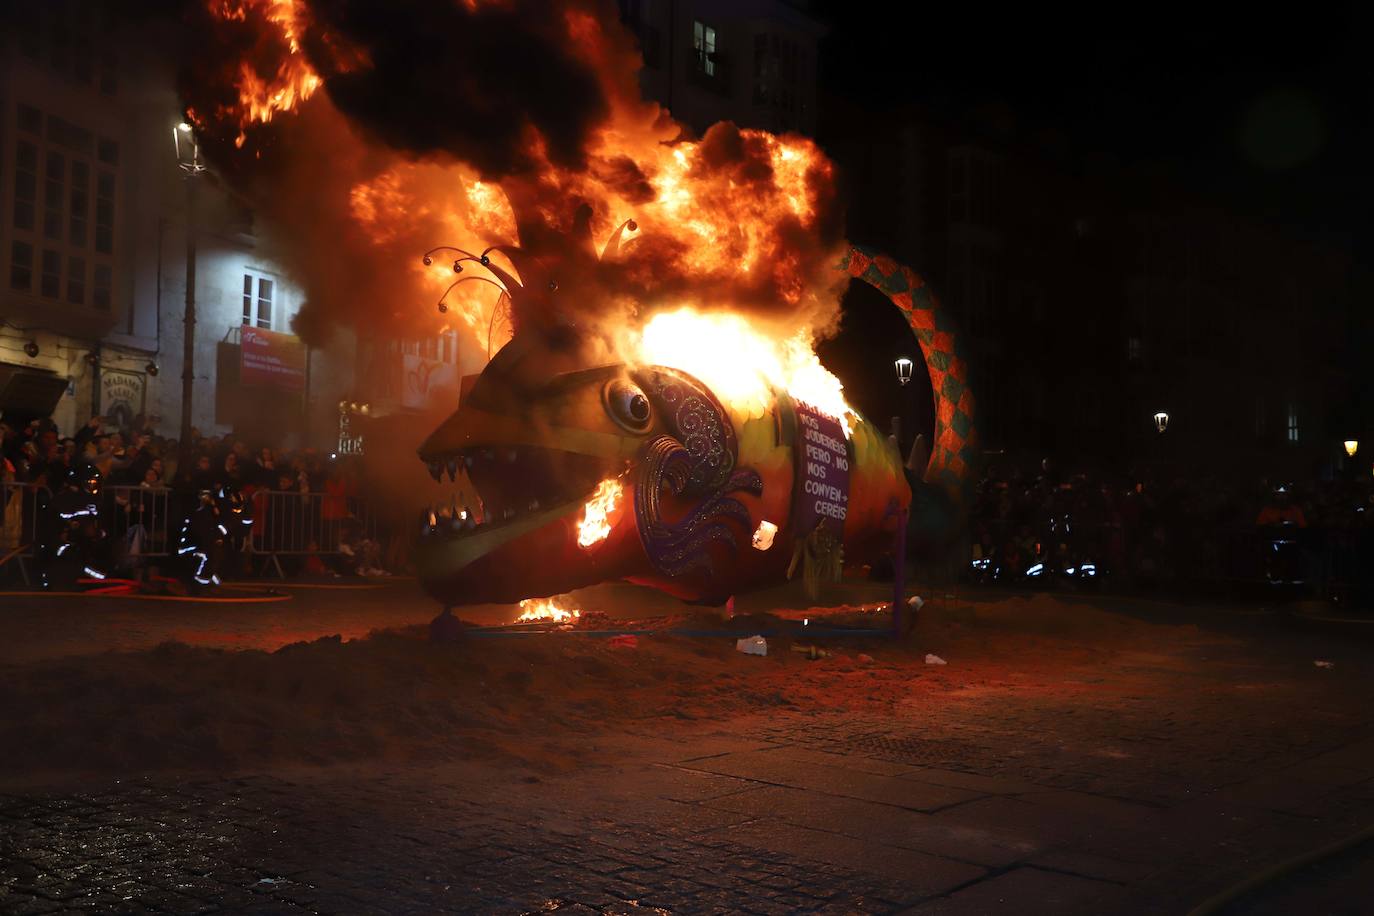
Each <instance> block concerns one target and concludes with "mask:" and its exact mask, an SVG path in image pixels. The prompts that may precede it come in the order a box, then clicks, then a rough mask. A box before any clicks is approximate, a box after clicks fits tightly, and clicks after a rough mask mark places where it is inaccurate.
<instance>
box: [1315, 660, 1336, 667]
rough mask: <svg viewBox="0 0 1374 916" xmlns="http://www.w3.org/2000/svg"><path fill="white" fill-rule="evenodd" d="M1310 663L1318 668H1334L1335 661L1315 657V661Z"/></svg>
mask: <svg viewBox="0 0 1374 916" xmlns="http://www.w3.org/2000/svg"><path fill="white" fill-rule="evenodd" d="M1312 664H1314V665H1316V666H1317V667H1318V668H1334V667H1336V663H1335V662H1329V661H1327V660H1326V659H1324V658H1319V659H1317V660H1316V661H1314V662H1313V663H1312Z"/></svg>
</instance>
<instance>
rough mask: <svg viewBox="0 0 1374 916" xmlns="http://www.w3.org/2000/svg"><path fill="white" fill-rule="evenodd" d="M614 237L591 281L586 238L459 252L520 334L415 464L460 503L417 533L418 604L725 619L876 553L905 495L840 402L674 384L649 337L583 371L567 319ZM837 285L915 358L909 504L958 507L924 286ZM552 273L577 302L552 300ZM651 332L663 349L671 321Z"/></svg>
mask: <svg viewBox="0 0 1374 916" xmlns="http://www.w3.org/2000/svg"><path fill="white" fill-rule="evenodd" d="M622 228H623V227H622ZM583 231H584V232H585V229H584V230H583ZM619 235H620V233H619V232H617V235H616V237H615V238H613V240H612V242H611V243H610V244H609V245H608V246H607V251H606V252H605V254H604V255H603V257H602V260H601V261H600V262H594V261H593V259H594V257H595V256H594V255H592V256H591V258H589V257H588V256H587V255H586V252H587V251H589V250H591V248H590V239H589V238H583V239H580V240H576V242H574V243H573V245H572V248H571V252H573V253H574V254H573V256H571V257H569V252H568V251H565V252H561V253H559V254H558V255H557V256H555V257H553V258H549V257H547V256H545V257H541V256H540V255H537V254H532V253H531V252H528V251H522V250H520V249H516V248H511V247H500V248H495V249H489V250H488V251H486V252H483V253H482V254H480V255H473V254H469V253H467V252H463V251H457V250H454V251H455V253H456V254H458V259H457V260H456V261H455V262H454V269H455V270H456V271H461V270H462V268H463V265H464V263H465V262H475V263H477V264H480V265H481V266H483V267H485V268H486V269H487V270H488V271H490V272H491V274H492V275H493V276H494V277H496V279H497V281H499V283H500V285H501V288H502V295H503V296H508V297H509V306H510V309H511V311H512V313H513V318H514V322H515V327H516V332H515V334H514V336H513V337H512V339H511V340H510V342H509V343H508V344H506V346H505V347H503V348H502V349H501V350H500V351H499V352H498V353H497V354H496V355H495V357H494V358H493V359H492V360H491V362H490V363H489V364H488V365H487V366H486V368H485V369H484V370H483V371H482V372H481V373H480V374H479V375H478V376H476V377H473V378H471V379H469V380H467V381H466V383H465V385H464V391H463V394H462V398H461V403H460V406H459V408H458V410H457V411H456V412H455V413H454V414H453V415H452V416H451V417H449V419H448V420H447V421H445V422H444V423H443V424H441V425H440V426H439V428H438V429H436V430H434V432H433V433H432V434H431V435H430V436H429V437H428V439H427V440H426V441H425V442H424V444H423V445H422V446H421V448H420V450H419V453H420V458H421V459H422V460H423V461H424V462H426V463H427V464H428V466H429V469H430V473H431V475H432V476H434V478H435V479H436V480H442V478H443V476H444V475H445V474H447V475H448V477H449V478H450V480H452V481H459V480H460V479H461V482H462V483H463V484H464V491H465V494H466V499H465V500H464V501H463V503H462V505H459V504H458V502H456V501H455V502H454V503H452V504H451V505H450V506H448V507H445V508H443V509H439V510H431V511H430V512H429V513H428V514H427V517H426V518H425V520H424V522H423V525H422V527H423V537H422V539H421V542H420V545H419V547H418V552H417V565H418V568H419V572H420V578H421V582H422V583H423V585H424V587H425V589H426V590H427V591H428V592H429V593H430V594H431V595H432V596H434V597H435V598H436V599H438V600H439V601H441V602H443V603H445V604H447V605H462V604H473V603H483V602H514V601H519V600H521V599H528V598H531V597H535V596H548V595H556V594H560V593H563V592H566V591H569V590H571V589H575V588H581V587H585V586H588V585H592V584H595V583H598V582H603V581H609V580H616V579H623V580H628V581H631V582H635V583H638V584H642V585H647V586H650V587H653V588H656V589H659V590H662V591H665V592H668V593H670V594H673V595H675V596H677V597H679V598H682V599H684V600H687V601H693V602H702V603H721V602H723V601H725V599H726V598H727V597H728V596H730V595H732V594H735V593H737V592H740V591H743V590H747V589H749V588H750V587H757V586H761V585H767V584H773V583H776V582H779V581H781V580H782V579H783V578H784V576H786V575H789V574H790V573H791V571H792V568H794V567H795V563H796V558H797V557H798V556H800V555H802V554H803V553H805V552H806V550H805V548H817V547H819V548H820V549H822V550H823V549H824V547H825V545H827V544H828V545H832V546H835V545H839V544H842V545H843V551H844V556H845V558H846V559H847V560H860V559H864V558H872V557H874V556H877V555H881V554H882V553H883V552H885V551H887V550H890V549H891V546H892V543H893V534H894V529H895V527H896V526H897V524H898V519H899V518H905V517H906V515H905V510H906V509H907V508H908V506H909V505H910V503H911V500H912V491H911V487H910V486H909V485H908V482H907V479H906V476H905V474H904V473H903V463H902V459H901V457H900V456H899V454H898V451H897V447H896V445H895V444H894V443H893V441H892V440H890V439H889V438H888V437H887V436H886V435H885V434H884V433H882V432H881V431H880V430H878V429H877V428H876V427H874V426H873V425H872V424H871V423H869V422H868V421H867V420H865V419H863V418H862V417H861V416H859V415H858V414H857V413H855V412H854V411H852V410H851V409H850V408H848V407H847V406H846V405H844V404H843V401H842V400H838V394H839V385H838V382H835V383H834V385H833V388H832V389H831V390H830V391H829V392H825V393H828V394H831V395H834V396H835V397H831V398H827V397H818V398H816V399H815V400H817V401H829V403H828V404H822V405H820V406H818V405H817V404H814V403H808V402H807V401H806V400H803V399H802V398H801V397H799V396H798V392H795V391H789V390H787V389H786V388H783V387H779V386H775V385H769V386H768V390H767V391H766V392H763V393H762V396H761V397H760V396H759V394H760V393H755V395H754V396H753V397H751V398H748V399H744V400H741V399H739V398H731V397H728V396H726V394H725V393H722V392H718V391H716V390H713V388H712V386H711V385H710V384H708V382H707V381H705V380H704V378H702V377H698V375H695V374H693V373H692V372H690V371H687V368H685V367H684V366H681V365H664V364H657V363H655V362H653V361H652V357H653V354H654V348H653V347H652V346H651V345H650V346H644V345H643V337H644V336H648V335H647V334H646V335H642V336H641V338H640V342H641V346H640V347H639V348H638V350H637V351H636V352H635V353H634V354H632V357H633V358H631V359H629V360H628V361H624V360H622V361H616V362H608V361H606V360H605V359H604V358H598V357H599V356H601V355H602V354H604V352H605V349H606V348H605V347H604V345H602V344H601V343H600V342H599V341H598V340H597V337H598V335H597V332H596V330H595V328H592V327H584V326H583V325H582V324H581V323H580V322H579V320H578V317H577V316H578V314H579V309H578V307H577V305H576V301H575V299H574V300H573V301H572V302H571V303H570V304H567V305H565V304H564V303H565V302H567V301H568V298H567V297H578V296H579V295H581V296H588V295H590V296H595V295H597V294H598V292H599V290H598V289H597V285H598V283H597V281H598V275H599V274H601V273H602V270H600V269H599V268H604V267H606V266H608V261H609V260H610V259H614V258H615V257H616V255H617V249H618V247H619ZM493 252H499V253H500V254H501V255H502V256H503V257H504V258H505V259H506V260H507V261H508V262H509V263H511V264H512V265H513V266H514V268H515V270H516V271H517V272H518V276H517V275H516V274H513V273H511V272H510V271H509V270H507V269H505V268H503V267H501V266H498V265H497V264H495V263H494V261H493V257H492V255H493ZM577 252H581V254H580V256H579V255H578V254H576V253H577ZM432 254H433V253H431V255H427V256H426V257H427V258H430V257H431V256H432ZM840 269H841V270H843V271H845V272H847V273H848V274H849V275H850V276H853V277H857V278H860V279H862V280H864V281H866V282H868V283H870V284H872V285H873V286H875V287H877V288H878V289H879V290H880V291H882V292H883V293H885V294H886V295H887V296H888V297H889V298H890V299H891V301H892V302H893V303H894V304H895V305H896V306H897V307H898V308H900V309H901V310H902V311H903V312H904V313H905V314H906V316H907V317H908V320H909V323H910V325H911V327H912V329H913V331H914V332H915V333H916V336H917V338H918V339H919V341H920V343H921V347H922V350H923V353H924V355H925V360H926V364H927V367H928V370H929V371H930V373H931V379H932V382H933V383H934V391H935V398H936V408H937V409H936V430H935V447H934V449H933V452H932V454H931V457H930V461H929V464H928V466H927V468H926V473H925V490H926V491H925V493H924V494H923V495H924V497H925V498H926V500H927V501H935V502H937V503H941V504H943V505H944V506H946V507H957V506H958V505H960V504H961V503H962V502H963V500H964V493H963V490H964V488H965V486H966V484H967V481H968V473H969V471H970V468H971V463H972V448H973V440H974V427H973V400H972V395H971V393H970V392H969V390H968V388H967V384H966V372H967V363H966V361H965V360H964V359H963V358H962V357H961V356H960V355H959V354H958V352H957V350H956V337H955V334H954V331H953V328H952V327H951V325H950V323H949V321H948V319H947V317H946V316H945V315H944V314H943V313H942V312H941V310H940V307H939V305H938V302H937V301H936V299H935V298H934V297H933V296H932V295H931V293H930V292H929V290H928V289H927V288H926V287H925V285H924V283H923V282H922V281H921V280H920V278H919V277H917V276H916V275H915V274H914V273H913V272H912V271H910V270H908V269H906V268H904V267H901V266H900V265H897V264H896V263H894V262H892V261H891V260H889V259H887V258H885V257H882V256H878V255H874V254H871V253H869V252H866V251H864V250H862V249H859V248H852V249H850V250H849V252H848V254H847V255H846V256H845V257H844V258H843V261H842V263H841V264H840ZM565 273H566V274H567V275H568V276H570V277H574V278H580V280H581V281H582V282H581V283H578V282H576V281H575V282H572V283H568V282H565V281H564V280H560V279H559V276H558V275H561V274H565ZM464 279H467V278H464ZM471 279H477V278H476V277H473V278H471ZM457 282H464V281H462V280H460V281H457ZM665 317H666V318H667V330H666V333H668V334H669V335H671V334H672V333H673V330H674V329H673V327H672V318H673V316H672V313H668V314H667V315H666V316H665ZM653 326H654V321H652V320H651V321H650V322H649V325H648V327H649V328H652V327H653ZM721 330H722V332H723V333H729V332H730V330H731V329H730V328H728V327H726V328H722V329H721ZM714 343H715V344H716V345H719V344H721V343H722V341H721V340H719V339H717V340H716V341H715V342H714ZM688 346H689V347H691V346H696V347H698V348H699V350H698V353H697V354H696V356H697V358H698V362H697V363H696V365H704V366H708V367H709V366H710V365H711V363H712V361H713V360H721V359H728V358H729V357H728V355H722V354H717V353H716V352H714V348H713V345H712V341H709V340H707V341H696V342H694V343H689V344H688ZM723 349H725V350H727V351H728V347H726V348H723ZM702 350H704V352H702ZM812 359H813V361H814V357H812ZM675 362H684V363H688V364H691V363H692V362H693V361H692V360H691V359H690V358H688V359H680V360H675ZM716 368H718V367H716ZM815 368H816V369H819V364H818V363H817V364H816V367H815ZM820 371H822V372H823V371H824V370H820ZM707 374H710V373H702V375H703V376H704V375H707ZM827 375H828V374H827ZM829 378H831V380H832V381H833V377H829ZM925 517H929V515H927V516H925ZM938 517H941V518H945V519H952V518H955V517H957V513H951V512H946V513H943V514H941V515H939V516H938ZM920 533H921V534H922V535H923V536H925V537H926V538H928V539H932V540H938V539H940V538H941V536H942V535H944V534H946V533H947V532H941V531H924V532H920ZM793 545H798V548H799V549H794V548H793ZM831 556H834V554H833V552H832V553H831Z"/></svg>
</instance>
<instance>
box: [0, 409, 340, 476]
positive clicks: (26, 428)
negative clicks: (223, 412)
mask: <svg viewBox="0 0 1374 916" xmlns="http://www.w3.org/2000/svg"><path fill="white" fill-rule="evenodd" d="M16 427H17V428H16ZM191 432H192V436H193V439H192V442H191V448H190V449H189V456H188V459H187V464H186V465H185V466H182V463H181V449H180V443H179V442H178V441H177V440H176V439H169V438H165V437H163V436H161V435H158V434H157V432H155V431H154V429H153V426H152V424H151V422H150V421H149V420H148V419H147V418H146V417H144V416H143V415H141V414H140V415H139V416H136V417H134V419H133V421H132V422H131V423H130V425H129V426H128V427H127V428H121V427H119V426H118V425H115V424H112V423H111V422H109V421H108V420H107V419H106V418H104V417H92V418H91V419H90V420H89V421H88V422H87V423H86V424H85V425H83V426H82V427H81V428H80V429H78V430H76V431H75V432H74V433H73V434H71V435H63V434H62V432H61V431H60V430H59V429H58V428H57V425H56V424H55V423H54V422H53V421H52V420H51V419H49V418H43V419H38V420H32V421H30V422H28V423H26V424H24V425H22V426H20V425H18V424H16V423H12V422H7V421H0V454H3V457H4V462H5V463H4V465H3V474H4V479H5V480H10V481H17V482H20V483H35V484H42V485H46V486H54V485H56V484H59V483H60V482H61V480H62V479H63V478H64V477H65V476H66V474H67V472H68V470H69V469H71V468H75V467H81V466H86V465H90V466H93V467H95V468H96V469H97V470H99V471H100V473H101V475H102V477H103V479H104V482H105V484H106V485H107V486H142V487H150V488H155V487H170V488H172V489H177V490H208V489H215V488H217V487H219V486H220V485H222V484H233V485H234V486H236V487H239V488H240V489H249V488H252V489H262V490H274V491H281V492H294V493H323V492H328V491H331V490H337V489H339V488H341V487H342V486H343V481H344V480H345V479H346V478H348V477H349V475H350V474H351V473H352V470H353V469H352V468H351V467H350V465H349V463H348V462H347V461H346V460H345V461H342V462H339V461H330V460H327V459H326V457H325V456H324V455H322V454H321V453H320V452H318V451H316V450H315V449H311V448H303V449H298V450H295V451H285V450H275V449H273V448H272V447H271V446H266V445H264V446H261V447H250V445H249V443H248V442H247V441H246V440H244V439H242V438H239V437H237V436H233V435H225V436H202V435H201V434H200V431H199V430H195V429H193V430H192V431H191Z"/></svg>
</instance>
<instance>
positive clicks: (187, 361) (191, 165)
mask: <svg viewBox="0 0 1374 916" xmlns="http://www.w3.org/2000/svg"><path fill="white" fill-rule="evenodd" d="M172 141H173V143H174V145H175V149H176V155H177V168H179V169H181V171H182V172H183V175H184V177H183V180H184V181H185V182H186V311H185V314H184V318H183V321H184V323H185V330H184V334H185V340H184V341H183V347H182V353H181V434H180V435H181V461H182V465H183V466H184V467H185V466H189V465H188V462H189V458H190V455H191V408H192V406H193V398H194V395H195V377H196V373H195V365H196V184H197V182H196V178H197V177H199V175H200V174H201V173H202V172H204V171H205V163H204V162H202V161H201V158H200V146H199V145H198V144H197V143H196V137H195V133H194V132H193V131H192V129H191V125H190V124H188V123H186V122H185V121H182V122H181V123H180V124H178V125H177V126H176V127H174V128H173V129H172Z"/></svg>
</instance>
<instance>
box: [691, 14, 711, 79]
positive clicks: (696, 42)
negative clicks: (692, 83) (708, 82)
mask: <svg viewBox="0 0 1374 916" xmlns="http://www.w3.org/2000/svg"><path fill="white" fill-rule="evenodd" d="M692 49H693V50H694V51H696V56H697V70H698V71H700V72H701V73H704V74H706V75H707V76H715V75H716V30H715V29H713V28H711V27H710V26H709V25H706V24H705V23H704V22H701V21H700V20H697V21H696V22H693V23H692Z"/></svg>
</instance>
